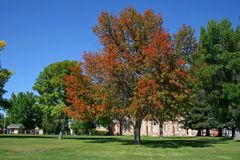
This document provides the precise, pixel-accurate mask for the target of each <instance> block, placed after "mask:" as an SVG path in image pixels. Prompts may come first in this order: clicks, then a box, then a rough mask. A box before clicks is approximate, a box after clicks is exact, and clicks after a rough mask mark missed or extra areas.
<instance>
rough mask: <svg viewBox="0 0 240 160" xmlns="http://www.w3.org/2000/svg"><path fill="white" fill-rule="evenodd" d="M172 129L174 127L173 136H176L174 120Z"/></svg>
mask: <svg viewBox="0 0 240 160" xmlns="http://www.w3.org/2000/svg"><path fill="white" fill-rule="evenodd" d="M172 129H173V136H175V127H174V122H173V121H172Z"/></svg>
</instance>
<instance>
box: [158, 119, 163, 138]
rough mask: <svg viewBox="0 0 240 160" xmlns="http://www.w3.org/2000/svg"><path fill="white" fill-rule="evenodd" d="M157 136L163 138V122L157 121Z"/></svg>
mask: <svg viewBox="0 0 240 160" xmlns="http://www.w3.org/2000/svg"><path fill="white" fill-rule="evenodd" d="M159 136H160V137H163V122H162V121H159Z"/></svg>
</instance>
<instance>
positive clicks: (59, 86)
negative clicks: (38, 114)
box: [33, 61, 78, 138]
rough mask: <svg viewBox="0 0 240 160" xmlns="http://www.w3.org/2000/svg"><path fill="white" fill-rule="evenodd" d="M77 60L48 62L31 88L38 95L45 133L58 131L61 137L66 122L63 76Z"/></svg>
mask: <svg viewBox="0 0 240 160" xmlns="http://www.w3.org/2000/svg"><path fill="white" fill-rule="evenodd" d="M77 64H78V62H77V61H63V62H56V63H53V64H50V65H49V66H47V67H45V68H44V70H43V71H42V72H41V73H40V75H39V76H38V78H37V79H36V82H35V84H34V86H33V89H34V90H36V91H37V92H38V94H39V95H40V96H39V97H38V104H39V105H40V106H41V108H42V111H43V123H42V127H43V129H44V130H45V131H46V132H47V133H59V138H61V135H62V132H63V130H64V127H65V126H66V125H67V123H66V118H67V117H66V114H65V106H66V104H65V103H66V94H65V89H66V86H65V83H64V76H65V75H66V74H69V73H70V68H71V67H72V66H75V65H77Z"/></svg>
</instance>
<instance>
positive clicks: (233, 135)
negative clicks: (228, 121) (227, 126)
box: [232, 128, 236, 138]
mask: <svg viewBox="0 0 240 160" xmlns="http://www.w3.org/2000/svg"><path fill="white" fill-rule="evenodd" d="M235 131H236V128H232V138H234V137H235Z"/></svg>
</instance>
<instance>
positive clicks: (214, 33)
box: [186, 19, 240, 129]
mask: <svg viewBox="0 0 240 160" xmlns="http://www.w3.org/2000/svg"><path fill="white" fill-rule="evenodd" d="M239 44H240V32H239V27H237V28H236V29H233V28H232V25H231V22H230V21H228V20H227V19H224V20H222V21H221V22H217V21H214V20H211V21H209V23H208V26H207V27H206V28H204V27H202V28H201V34H200V47H199V52H198V53H197V55H195V57H194V65H193V68H194V69H193V70H194V76H195V78H196V79H197V81H196V84H195V92H196V95H197V102H196V106H195V107H194V108H193V110H192V111H191V115H188V116H187V118H186V124H188V125H189V122H194V125H199V124H207V125H202V126H201V125H199V126H201V127H203V128H206V127H210V128H218V129H221V128H232V129H234V128H236V127H238V128H239V118H240V116H239V112H240V111H239V110H240V103H239V102H240V87H239V86H240V63H239V62H240V47H239V46H240V45H239ZM201 93H204V95H203V96H201ZM203 103H205V104H203ZM202 104H203V105H202ZM200 110H201V112H202V114H199V113H200V112H199V111H200ZM192 113H194V114H192ZM198 114H199V116H198ZM194 117H195V118H194ZM196 117H198V119H197V118H196ZM194 120H198V122H195V121H194ZM209 120H210V121H209ZM212 120H213V121H212ZM212 122H214V123H212ZM191 125H193V124H191ZM191 125H190V126H191Z"/></svg>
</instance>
